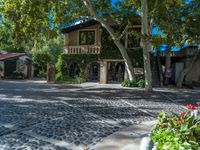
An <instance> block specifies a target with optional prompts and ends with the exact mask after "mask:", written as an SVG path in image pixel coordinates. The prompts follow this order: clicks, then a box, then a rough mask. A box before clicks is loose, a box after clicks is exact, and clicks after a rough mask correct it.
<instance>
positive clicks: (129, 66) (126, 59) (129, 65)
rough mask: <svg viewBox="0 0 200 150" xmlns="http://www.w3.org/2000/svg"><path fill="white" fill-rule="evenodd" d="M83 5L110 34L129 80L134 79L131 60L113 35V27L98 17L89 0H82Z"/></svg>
mask: <svg viewBox="0 0 200 150" xmlns="http://www.w3.org/2000/svg"><path fill="white" fill-rule="evenodd" d="M84 4H85V6H86V7H87V8H88V10H89V12H90V14H91V15H92V16H93V17H94V19H95V20H97V21H99V22H100V23H101V25H102V26H103V27H104V28H105V29H106V30H107V31H108V32H109V34H110V35H111V37H112V39H113V41H114V43H115V45H116V46H117V47H118V49H119V51H120V53H121V55H122V57H123V59H124V62H125V66H126V70H127V73H128V76H129V79H130V80H134V79H135V75H134V71H133V65H132V62H131V60H130V58H129V56H128V54H127V51H126V48H125V46H124V45H123V44H122V43H121V42H120V40H119V39H117V38H116V36H115V32H114V30H113V28H112V27H111V26H110V25H109V24H108V23H107V22H106V21H105V20H104V19H103V18H102V17H99V16H98V14H97V13H96V11H95V10H94V8H93V6H92V4H91V2H90V0H85V1H84Z"/></svg>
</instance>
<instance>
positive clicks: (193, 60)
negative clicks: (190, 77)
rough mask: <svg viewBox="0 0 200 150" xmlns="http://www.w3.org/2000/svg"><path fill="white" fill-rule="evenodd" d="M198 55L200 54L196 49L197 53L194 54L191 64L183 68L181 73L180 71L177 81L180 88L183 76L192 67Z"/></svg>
mask: <svg viewBox="0 0 200 150" xmlns="http://www.w3.org/2000/svg"><path fill="white" fill-rule="evenodd" d="M199 55H200V52H199V50H198V51H197V54H196V55H195V56H194V58H193V59H192V62H191V64H190V65H189V66H188V67H187V68H185V69H184V70H183V71H182V72H181V73H180V76H179V78H178V81H177V87H179V88H182V86H183V80H184V78H185V76H186V75H187V73H188V72H189V71H190V70H191V69H192V67H193V65H194V63H195V62H196V60H197V59H198V58H199Z"/></svg>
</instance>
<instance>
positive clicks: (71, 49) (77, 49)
mask: <svg viewBox="0 0 200 150" xmlns="http://www.w3.org/2000/svg"><path fill="white" fill-rule="evenodd" d="M100 51H101V47H100V46H94V45H93V46H66V47H65V53H67V54H99V53H100Z"/></svg>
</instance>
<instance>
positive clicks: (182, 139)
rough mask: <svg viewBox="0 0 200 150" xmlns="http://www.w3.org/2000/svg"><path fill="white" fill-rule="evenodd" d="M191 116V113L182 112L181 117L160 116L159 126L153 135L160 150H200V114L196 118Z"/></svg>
mask: <svg viewBox="0 0 200 150" xmlns="http://www.w3.org/2000/svg"><path fill="white" fill-rule="evenodd" d="M190 114H191V113H190V111H188V112H187V113H185V112H182V113H181V114H180V116H179V115H177V114H172V115H171V116H166V114H165V113H164V112H161V113H160V114H159V117H158V124H157V126H156V128H155V129H154V130H153V132H152V134H151V137H152V139H153V141H154V143H155V144H157V148H158V149H161V150H162V149H166V150H171V149H174V150H179V149H187V150H199V149H198V148H199V147H200V120H199V116H200V114H198V117H196V118H195V117H194V116H191V115H190Z"/></svg>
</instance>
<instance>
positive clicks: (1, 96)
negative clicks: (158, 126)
mask: <svg viewBox="0 0 200 150" xmlns="http://www.w3.org/2000/svg"><path fill="white" fill-rule="evenodd" d="M199 95H200V92H198V91H193V90H189V91H187V90H184V91H183V90H164V91H162V90H159V89H158V90H157V91H154V92H151V93H147V92H145V91H143V90H133V89H118V88H114V85H113V86H110V85H109V86H107V87H106V86H104V87H103V86H102V87H99V86H84V87H79V86H77V87H75V86H61V85H48V84H45V83H43V82H36V81H0V150H37V149H38V150H70V149H72V150H83V145H84V144H88V145H89V147H90V149H92V147H93V146H94V145H95V144H97V143H98V142H100V141H102V139H104V138H105V137H107V136H109V135H111V134H113V133H114V132H117V131H119V130H121V129H123V128H126V127H128V126H131V125H134V124H140V123H141V122H144V121H148V120H154V119H155V118H156V117H157V114H158V112H160V111H161V110H164V111H166V112H167V113H169V114H170V113H171V112H176V113H179V112H181V111H183V110H184V107H183V105H185V104H187V103H191V102H195V101H199V100H200V96H199ZM119 142H120V141H119Z"/></svg>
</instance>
